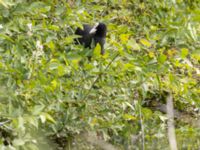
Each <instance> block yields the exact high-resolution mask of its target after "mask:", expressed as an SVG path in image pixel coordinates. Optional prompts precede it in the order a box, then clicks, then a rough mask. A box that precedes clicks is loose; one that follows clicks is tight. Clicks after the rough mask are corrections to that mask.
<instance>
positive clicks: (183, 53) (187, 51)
mask: <svg viewBox="0 0 200 150" xmlns="http://www.w3.org/2000/svg"><path fill="white" fill-rule="evenodd" d="M188 53H189V50H188V49H187V48H182V49H181V57H182V58H185V57H187V56H188Z"/></svg>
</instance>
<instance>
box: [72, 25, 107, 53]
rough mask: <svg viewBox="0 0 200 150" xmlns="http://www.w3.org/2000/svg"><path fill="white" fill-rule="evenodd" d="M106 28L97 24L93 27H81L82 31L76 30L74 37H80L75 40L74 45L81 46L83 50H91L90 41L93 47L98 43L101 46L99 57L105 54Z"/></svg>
mask: <svg viewBox="0 0 200 150" xmlns="http://www.w3.org/2000/svg"><path fill="white" fill-rule="evenodd" d="M106 32H107V27H106V25H105V24H104V23H97V24H96V25H95V26H93V27H92V26H90V25H88V24H84V25H83V29H81V28H77V29H76V31H75V34H76V35H80V36H81V37H80V38H77V39H75V41H76V44H82V45H84V47H85V48H91V44H92V41H94V43H95V46H96V45H97V44H98V43H99V45H100V46H101V55H103V54H104V53H105V51H104V44H105V42H106Z"/></svg>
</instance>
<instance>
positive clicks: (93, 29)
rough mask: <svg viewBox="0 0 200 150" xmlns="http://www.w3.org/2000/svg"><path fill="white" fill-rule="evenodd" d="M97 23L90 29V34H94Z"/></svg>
mask: <svg viewBox="0 0 200 150" xmlns="http://www.w3.org/2000/svg"><path fill="white" fill-rule="evenodd" d="M98 25H99V23H96V24H95V26H94V27H93V28H92V29H91V30H90V32H89V33H90V34H94V33H95V32H96V31H97V26H98Z"/></svg>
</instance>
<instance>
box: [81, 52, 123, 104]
mask: <svg viewBox="0 0 200 150" xmlns="http://www.w3.org/2000/svg"><path fill="white" fill-rule="evenodd" d="M118 56H119V53H117V54H116V56H115V57H113V59H112V60H111V61H110V63H109V64H108V65H107V66H106V68H105V70H104V72H105V71H107V70H108V68H109V67H110V65H111V64H112V63H113V61H115V59H116V58H117V57H118ZM102 74H103V73H101V74H99V75H98V76H97V77H96V79H95V80H94V82H93V83H92V85H91V87H90V89H89V90H88V92H87V93H86V95H85V96H84V97H83V99H82V101H84V100H85V99H86V98H87V97H88V95H89V94H90V91H91V90H92V88H93V87H94V85H95V84H96V83H97V81H98V80H99V79H100V77H101V75H102Z"/></svg>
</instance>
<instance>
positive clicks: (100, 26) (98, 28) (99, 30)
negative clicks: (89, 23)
mask: <svg viewBox="0 0 200 150" xmlns="http://www.w3.org/2000/svg"><path fill="white" fill-rule="evenodd" d="M106 32H107V27H106V25H105V24H104V23H96V24H95V25H94V27H93V28H92V29H91V30H90V32H89V33H90V34H95V35H96V36H100V37H105V36H106Z"/></svg>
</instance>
